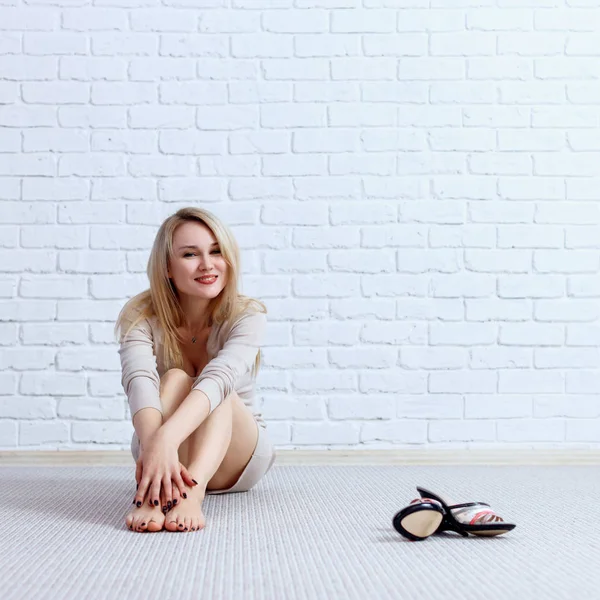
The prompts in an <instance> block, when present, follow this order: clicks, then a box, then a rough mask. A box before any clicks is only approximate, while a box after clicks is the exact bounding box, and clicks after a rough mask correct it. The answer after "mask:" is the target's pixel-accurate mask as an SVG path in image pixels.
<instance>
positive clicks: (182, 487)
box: [172, 471, 193, 498]
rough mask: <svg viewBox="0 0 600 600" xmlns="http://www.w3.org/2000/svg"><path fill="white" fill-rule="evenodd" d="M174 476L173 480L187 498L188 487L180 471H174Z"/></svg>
mask: <svg viewBox="0 0 600 600" xmlns="http://www.w3.org/2000/svg"><path fill="white" fill-rule="evenodd" d="M172 478H173V481H174V482H175V485H176V486H177V487H178V488H179V491H180V493H181V495H182V496H183V497H184V498H187V493H186V491H185V487H186V486H185V482H184V481H183V479H182V478H181V474H180V473H179V471H175V472H174V473H172ZM192 485H193V484H192Z"/></svg>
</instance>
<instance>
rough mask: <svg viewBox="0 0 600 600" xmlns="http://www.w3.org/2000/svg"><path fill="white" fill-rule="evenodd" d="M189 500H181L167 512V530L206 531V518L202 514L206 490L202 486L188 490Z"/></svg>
mask: <svg viewBox="0 0 600 600" xmlns="http://www.w3.org/2000/svg"><path fill="white" fill-rule="evenodd" d="M186 493H187V498H186V499H185V500H180V502H178V503H177V506H174V507H173V508H172V509H171V510H170V511H168V512H167V515H166V518H165V529H167V530H168V531H197V530H198V529H204V527H205V525H206V518H205V517H204V513H203V512H202V502H204V496H205V495H206V489H205V488H203V487H202V486H200V485H197V486H194V487H193V488H188V489H187V492H186Z"/></svg>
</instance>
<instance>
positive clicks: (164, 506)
mask: <svg viewBox="0 0 600 600" xmlns="http://www.w3.org/2000/svg"><path fill="white" fill-rule="evenodd" d="M160 509H161V510H162V512H163V514H164V515H166V514H167V496H166V495H165V489H164V488H162V489H161V490H160Z"/></svg>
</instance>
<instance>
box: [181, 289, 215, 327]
mask: <svg viewBox="0 0 600 600" xmlns="http://www.w3.org/2000/svg"><path fill="white" fill-rule="evenodd" d="M180 302H181V308H182V310H183V314H184V319H185V322H184V325H185V326H186V327H187V328H188V329H191V330H193V331H201V330H202V329H205V328H206V327H208V326H209V325H210V315H209V313H208V305H209V302H210V300H204V299H198V298H187V297H186V298H181V299H180Z"/></svg>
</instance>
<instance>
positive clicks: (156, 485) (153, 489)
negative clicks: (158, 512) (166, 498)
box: [148, 475, 162, 506]
mask: <svg viewBox="0 0 600 600" xmlns="http://www.w3.org/2000/svg"><path fill="white" fill-rule="evenodd" d="M161 479H162V478H161V477H160V475H155V477H154V479H153V480H152V483H151V485H150V492H149V493H148V502H149V504H150V506H158V505H159V504H160V482H161Z"/></svg>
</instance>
